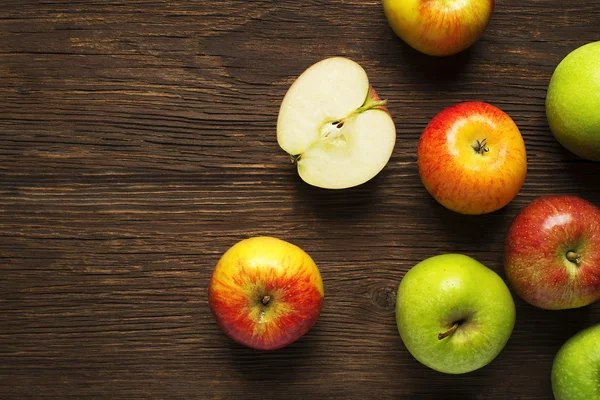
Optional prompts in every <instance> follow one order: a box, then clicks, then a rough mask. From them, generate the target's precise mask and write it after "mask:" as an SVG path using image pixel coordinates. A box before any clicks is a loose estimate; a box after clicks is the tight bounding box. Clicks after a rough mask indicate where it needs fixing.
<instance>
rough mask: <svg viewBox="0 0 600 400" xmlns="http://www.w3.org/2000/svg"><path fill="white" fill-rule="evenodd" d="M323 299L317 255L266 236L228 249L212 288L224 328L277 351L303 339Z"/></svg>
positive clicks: (212, 299)
mask: <svg viewBox="0 0 600 400" xmlns="http://www.w3.org/2000/svg"><path fill="white" fill-rule="evenodd" d="M323 297H324V291H323V281H322V279H321V274H320V273H319V269H318V268H317V266H316V264H315V262H314V261H313V259H312V258H311V257H310V256H309V255H308V254H307V253H306V252H304V251H303V250H302V249H301V248H299V247H298V246H295V245H293V244H291V243H288V242H286V241H283V240H280V239H276V238H272V237H266V236H264V237H254V238H250V239H246V240H242V241H241V242H238V243H237V244H235V245H234V246H233V247H231V248H230V249H229V250H227V251H226V252H225V254H223V256H222V257H221V259H220V260H219V262H218V263H217V266H216V267H215V270H214V271H213V275H212V278H211V280H210V285H209V288H208V299H209V304H210V308H211V311H212V313H213V315H214V317H215V319H216V321H217V324H218V325H219V326H220V327H221V329H222V330H223V331H224V332H225V333H226V334H227V335H228V336H229V337H230V338H231V339H233V340H235V341H236V342H238V343H241V344H243V345H246V346H248V347H250V348H253V349H258V350H275V349H279V348H282V347H284V346H287V345H288V344H290V343H292V342H294V341H296V340H297V339H299V338H300V337H302V336H303V335H304V334H305V333H306V332H308V331H309V329H310V328H311V327H312V326H313V325H314V324H315V322H316V321H317V319H318V318H319V314H320V313H321V309H322V307H323Z"/></svg>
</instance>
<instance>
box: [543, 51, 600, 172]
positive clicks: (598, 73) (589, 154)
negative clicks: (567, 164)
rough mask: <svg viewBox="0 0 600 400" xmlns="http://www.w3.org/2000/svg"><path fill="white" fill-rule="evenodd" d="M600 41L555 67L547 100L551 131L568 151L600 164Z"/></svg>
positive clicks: (573, 53) (571, 55) (574, 52)
mask: <svg viewBox="0 0 600 400" xmlns="http://www.w3.org/2000/svg"><path fill="white" fill-rule="evenodd" d="M598 110H600V41H598V42H593V43H588V44H586V45H584V46H581V47H579V48H577V49H575V50H574V51H572V52H571V53H569V54H568V55H567V56H566V57H565V58H564V59H563V60H562V61H561V62H560V64H558V67H556V70H555V71H554V74H553V75H552V79H551V80H550V85H549V86H548V94H547V96H546V117H547V118H548V124H549V125H550V130H551V131H552V133H553V134H554V137H555V138H556V140H558V142H559V143H560V144H561V145H563V146H564V147H565V148H566V149H567V150H569V151H571V152H572V153H574V154H576V155H578V156H579V157H582V158H586V159H588V160H594V161H600V112H598Z"/></svg>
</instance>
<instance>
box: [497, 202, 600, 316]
mask: <svg viewBox="0 0 600 400" xmlns="http://www.w3.org/2000/svg"><path fill="white" fill-rule="evenodd" d="M504 266H505V270H506V276H507V277H508V280H509V281H510V283H511V286H512V288H513V289H514V290H515V292H516V293H517V294H518V295H519V296H520V297H522V298H523V299H524V300H525V301H527V302H528V303H530V304H533V305H534V306H537V307H540V308H544V309H547V310H562V309H568V308H577V307H583V306H586V305H588V304H590V303H593V302H594V301H596V300H598V299H600V209H598V208H597V207H596V206H594V205H593V204H592V203H590V202H588V201H586V200H584V199H582V198H580V197H577V196H568V195H557V196H544V197H540V198H538V199H535V200H534V201H532V202H531V203H530V204H529V205H527V206H526V207H525V208H524V209H523V210H521V212H520V213H519V214H518V215H517V216H516V217H515V219H514V220H513V222H512V225H511V226H510V228H509V230H508V234H507V236H506V245H505V252H504Z"/></svg>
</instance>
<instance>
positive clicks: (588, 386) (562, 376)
mask: <svg viewBox="0 0 600 400" xmlns="http://www.w3.org/2000/svg"><path fill="white" fill-rule="evenodd" d="M599 343H600V324H598V325H594V326H591V327H589V328H587V329H584V330H583V331H581V332H579V333H577V334H576V335H575V336H573V337H571V338H570V339H569V340H567V342H566V343H565V344H564V345H563V346H562V347H561V348H560V350H559V351H558V353H557V354H556V357H555V358H554V363H553V364H552V392H553V394H554V398H555V399H556V400H592V399H600V369H599V367H598V366H599V365H600V346H599V345H598V344H599Z"/></svg>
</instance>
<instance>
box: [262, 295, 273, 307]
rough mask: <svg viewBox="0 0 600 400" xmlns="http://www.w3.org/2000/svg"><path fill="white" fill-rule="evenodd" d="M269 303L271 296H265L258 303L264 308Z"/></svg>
mask: <svg viewBox="0 0 600 400" xmlns="http://www.w3.org/2000/svg"><path fill="white" fill-rule="evenodd" d="M269 301H271V296H269V295H266V296H264V297H263V298H262V300H261V301H260V302H261V303H262V304H263V306H266V305H267V304H269Z"/></svg>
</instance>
